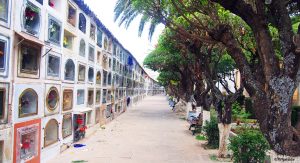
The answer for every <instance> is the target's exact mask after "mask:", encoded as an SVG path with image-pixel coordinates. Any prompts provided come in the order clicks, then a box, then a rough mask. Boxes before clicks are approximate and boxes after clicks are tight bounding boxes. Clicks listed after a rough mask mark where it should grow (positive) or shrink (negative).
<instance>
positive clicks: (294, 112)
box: [291, 106, 300, 127]
mask: <svg viewBox="0 0 300 163" xmlns="http://www.w3.org/2000/svg"><path fill="white" fill-rule="evenodd" d="M298 112H300V106H292V115H291V121H292V126H294V127H295V126H296V124H297V122H298Z"/></svg>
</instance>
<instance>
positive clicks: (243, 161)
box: [228, 129, 270, 163]
mask: <svg viewBox="0 0 300 163" xmlns="http://www.w3.org/2000/svg"><path fill="white" fill-rule="evenodd" d="M228 148H229V149H230V150H232V151H233V160H234V162H236V163H258V162H264V160H265V157H266V151H267V150H268V149H269V148H270V147H269V144H268V142H267V141H266V139H265V138H264V136H263V135H262V133H261V132H260V131H259V130H252V129H248V130H245V131H244V132H242V133H241V134H239V135H238V136H236V137H232V138H230V144H229V147H228Z"/></svg>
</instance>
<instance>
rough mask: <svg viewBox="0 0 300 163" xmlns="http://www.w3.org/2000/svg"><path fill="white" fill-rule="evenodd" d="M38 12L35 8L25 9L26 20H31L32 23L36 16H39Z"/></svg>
mask: <svg viewBox="0 0 300 163" xmlns="http://www.w3.org/2000/svg"><path fill="white" fill-rule="evenodd" d="M38 12H39V11H38V10H37V9H35V8H33V7H30V6H27V7H26V9H25V18H26V20H30V21H32V20H33V19H34V18H35V16H36V15H37V14H38Z"/></svg>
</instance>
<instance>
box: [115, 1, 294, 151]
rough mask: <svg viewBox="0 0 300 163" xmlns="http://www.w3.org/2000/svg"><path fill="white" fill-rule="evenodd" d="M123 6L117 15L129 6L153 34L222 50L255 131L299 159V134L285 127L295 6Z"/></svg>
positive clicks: (281, 3) (239, 3) (286, 3)
mask: <svg viewBox="0 0 300 163" xmlns="http://www.w3.org/2000/svg"><path fill="white" fill-rule="evenodd" d="M126 2H127V3H126V5H124V6H125V7H124V8H123V10H122V11H126V12H122V11H121V10H120V11H121V12H120V13H121V14H122V13H130V12H127V11H128V10H127V8H128V6H130V8H131V9H132V10H131V11H135V12H133V13H134V14H136V15H138V14H142V15H143V16H145V17H147V19H144V20H145V21H144V22H150V23H151V27H152V29H155V28H154V27H155V25H156V24H158V22H160V23H163V24H165V25H166V26H167V27H168V28H170V29H172V30H173V31H175V32H176V33H177V34H178V36H180V37H179V38H180V39H181V40H182V38H184V40H186V41H187V42H189V43H190V44H191V45H192V44H194V45H195V46H196V47H197V46H198V47H201V46H199V45H201V44H203V43H204V44H206V45H207V46H208V47H209V46H213V45H216V44H218V45H219V44H221V45H222V46H223V47H224V48H225V49H226V51H227V53H228V55H230V56H231V58H232V59H233V60H234V61H235V64H236V67H237V68H238V69H239V71H240V72H241V79H242V83H243V85H244V87H245V88H246V90H247V92H248V93H249V95H250V96H251V98H252V100H253V102H254V112H255V115H256V117H257V118H258V121H259V124H260V129H261V131H262V132H263V134H264V136H265V137H266V138H267V140H268V142H269V143H270V145H271V148H272V149H273V150H275V151H276V152H277V153H280V154H285V155H290V156H299V155H300V148H298V147H299V145H300V134H299V131H297V130H296V129H295V128H294V127H292V126H291V123H290V121H291V119H290V118H291V116H290V115H291V101H292V100H291V98H292V96H293V93H294V91H295V89H296V84H297V83H299V81H300V71H299V64H300V54H299V50H297V49H298V47H299V44H298V42H299V41H298V38H299V36H298V35H295V34H294V33H293V29H292V25H293V24H292V18H291V17H295V16H297V14H298V13H299V6H300V5H299V3H300V2H299V1H296V0H268V1H260V0H254V1H250V0H183V1H176V0H154V1H150V0H146V1H141V0H126ZM121 14H119V15H121ZM133 16H134V15H133ZM134 17H135V16H134ZM134 17H132V16H131V17H129V16H128V14H127V15H126V14H125V15H123V17H122V18H123V19H125V20H129V22H130V20H131V19H133V18H134ZM181 20H184V21H185V23H186V24H183V23H181V22H182V21H181ZM237 20H238V21H237ZM129 24H130V23H129ZM240 24H241V27H240V28H237V27H238V26H239V25H240ZM184 27H189V28H188V30H187V28H184ZM141 29H142V28H141ZM243 29H244V30H243ZM245 29H246V30H245ZM270 29H273V31H276V32H275V33H277V34H275V35H272V34H274V33H271V32H272V30H270ZM150 31H151V30H150ZM150 33H151V32H150ZM244 33H247V34H249V36H250V37H248V38H247V39H248V40H247V44H245V43H244V41H243V39H244V36H243V34H244ZM241 37H242V39H241ZM276 39H278V40H277V41H276ZM241 40H242V41H243V42H241ZM293 40H294V41H293Z"/></svg>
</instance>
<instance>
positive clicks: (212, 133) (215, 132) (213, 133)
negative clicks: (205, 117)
mask: <svg viewBox="0 0 300 163" xmlns="http://www.w3.org/2000/svg"><path fill="white" fill-rule="evenodd" d="M203 130H204V131H205V133H206V135H207V141H208V143H207V145H208V146H209V147H212V148H218V147H219V129H218V120H217V118H216V117H214V116H212V117H211V119H210V121H209V122H208V121H206V122H205V126H204V127H203Z"/></svg>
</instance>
